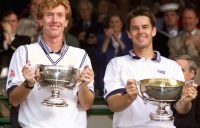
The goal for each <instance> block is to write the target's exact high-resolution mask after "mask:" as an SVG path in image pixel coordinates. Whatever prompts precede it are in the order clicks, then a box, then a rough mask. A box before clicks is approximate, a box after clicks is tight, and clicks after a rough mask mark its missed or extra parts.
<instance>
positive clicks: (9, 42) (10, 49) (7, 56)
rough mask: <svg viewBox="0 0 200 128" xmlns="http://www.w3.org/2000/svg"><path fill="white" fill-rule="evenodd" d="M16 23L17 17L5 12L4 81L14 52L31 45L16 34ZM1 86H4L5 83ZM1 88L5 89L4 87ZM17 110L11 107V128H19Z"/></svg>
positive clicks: (1, 46) (1, 55)
mask: <svg viewBox="0 0 200 128" xmlns="http://www.w3.org/2000/svg"><path fill="white" fill-rule="evenodd" d="M18 22H19V21H18V16H17V14H16V13H15V12H14V11H12V10H9V11H6V12H5V13H4V14H3V16H2V21H1V23H2V26H3V33H4V34H3V35H4V40H3V42H1V44H0V49H1V52H0V65H1V67H2V70H1V77H5V79H6V77H7V75H8V67H9V65H10V61H11V58H12V55H13V53H14V52H15V50H16V49H17V48H18V47H19V46H21V45H25V44H30V43H31V38H30V37H28V36H23V35H18V34H16V31H17V28H18ZM1 86H6V83H5V84H4V85H1ZM3 88H4V89H5V87H3ZM18 109H19V106H17V107H14V106H12V105H11V110H10V114H11V115H12V116H10V121H11V126H12V127H13V128H19V127H20V126H19V123H18Z"/></svg>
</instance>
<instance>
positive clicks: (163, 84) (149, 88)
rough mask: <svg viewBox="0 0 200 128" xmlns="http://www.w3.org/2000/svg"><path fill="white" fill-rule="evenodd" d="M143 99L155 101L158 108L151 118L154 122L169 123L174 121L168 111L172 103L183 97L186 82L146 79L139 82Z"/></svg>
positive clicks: (151, 114)
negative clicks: (167, 108) (168, 121)
mask: <svg viewBox="0 0 200 128" xmlns="http://www.w3.org/2000/svg"><path fill="white" fill-rule="evenodd" d="M139 85H140V92H141V95H140V97H142V99H143V100H144V101H145V102H146V101H153V102H154V104H155V105H157V106H158V108H157V110H156V111H155V112H151V113H150V115H149V117H150V118H151V119H152V120H157V121H167V120H172V119H173V114H172V112H170V111H167V110H166V107H167V106H168V107H169V106H170V103H171V102H175V101H177V100H178V99H179V98H180V97H181V93H182V89H183V86H184V85H185V83H184V82H182V81H178V80H169V79H160V78H157V79H144V80H141V81H140V82H139Z"/></svg>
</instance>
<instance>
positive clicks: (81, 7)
mask: <svg viewBox="0 0 200 128" xmlns="http://www.w3.org/2000/svg"><path fill="white" fill-rule="evenodd" d="M77 13H78V16H77V17H76V18H77V19H75V18H74V24H73V27H72V28H71V31H70V32H71V33H72V34H74V35H75V36H76V37H77V38H78V40H79V44H80V48H82V49H85V50H86V52H87V53H88V55H89V57H90V59H91V62H92V67H93V69H94V72H96V70H97V68H98V67H97V62H96V57H95V51H96V35H97V34H98V32H99V26H98V23H97V20H96V19H95V18H94V17H93V5H92V3H91V2H90V1H89V0H79V1H78V5H77ZM101 29H102V28H101Z"/></svg>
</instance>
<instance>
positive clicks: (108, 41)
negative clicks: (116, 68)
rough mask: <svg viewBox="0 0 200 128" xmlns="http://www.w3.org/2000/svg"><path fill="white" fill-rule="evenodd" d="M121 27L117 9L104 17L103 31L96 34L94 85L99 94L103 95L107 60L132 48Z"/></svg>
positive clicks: (121, 22)
mask: <svg viewBox="0 0 200 128" xmlns="http://www.w3.org/2000/svg"><path fill="white" fill-rule="evenodd" d="M123 27H124V23H123V18H122V16H121V13H120V12H118V11H116V12H112V13H110V14H109V15H108V17H107V18H106V27H105V28H104V33H102V34H99V35H98V36H97V50H96V55H97V57H96V58H97V61H98V71H97V74H96V85H97V87H98V89H99V95H100V96H103V89H104V83H103V78H104V74H105V70H106V66H107V64H108V62H109V61H110V60H111V59H112V58H114V57H117V56H122V55H126V54H128V51H129V50H130V49H132V43H131V40H130V39H129V38H128V35H127V33H126V31H124V29H123Z"/></svg>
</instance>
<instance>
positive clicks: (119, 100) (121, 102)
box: [107, 94, 135, 112]
mask: <svg viewBox="0 0 200 128" xmlns="http://www.w3.org/2000/svg"><path fill="white" fill-rule="evenodd" d="M134 99H135V98H131V97H130V96H129V95H128V94H124V95H122V94H116V95H113V96H110V97H108V99H107V103H108V106H109V108H110V110H111V111H113V112H119V111H122V110H124V109H126V108H127V107H128V106H129V105H130V104H131V103H132V102H133V101H134Z"/></svg>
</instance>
